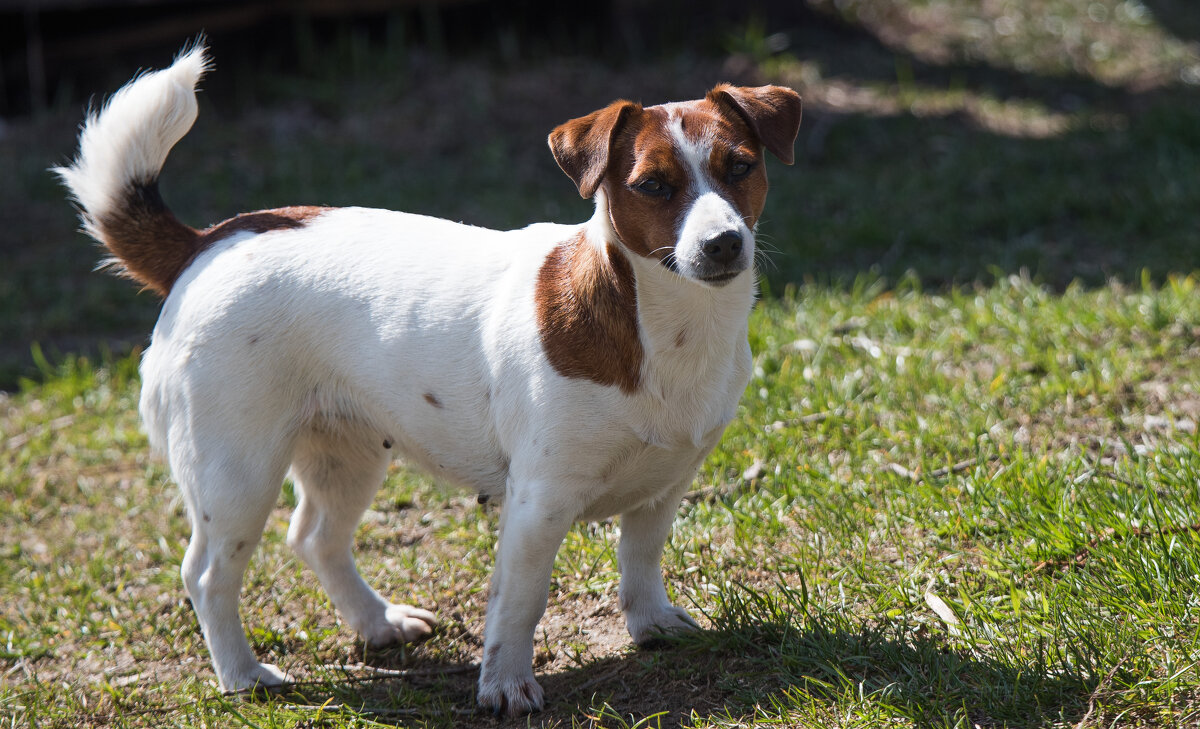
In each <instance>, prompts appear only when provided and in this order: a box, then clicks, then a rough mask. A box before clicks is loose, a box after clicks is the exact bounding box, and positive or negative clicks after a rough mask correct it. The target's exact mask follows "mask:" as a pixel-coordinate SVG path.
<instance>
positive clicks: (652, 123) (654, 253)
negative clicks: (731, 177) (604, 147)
mask: <svg viewBox="0 0 1200 729" xmlns="http://www.w3.org/2000/svg"><path fill="white" fill-rule="evenodd" d="M668 121H669V119H668V115H667V112H666V111H665V110H663V109H662V108H660V107H651V108H649V109H644V110H641V112H640V113H639V114H637V115H634V116H632V117H631V118H630V120H629V122H628V123H627V124H626V126H625V128H624V129H623V130H622V131H621V133H620V134H618V135H617V136H616V138H615V139H614V142H613V150H612V152H611V153H610V156H609V165H610V168H609V174H608V175H607V176H606V177H605V180H604V190H605V193H606V195H607V197H608V213H609V221H610V222H611V223H612V226H613V229H614V230H615V231H616V233H617V237H618V238H619V239H620V240H621V242H622V243H624V244H625V246H626V247H627V248H628V249H629V250H630V251H631V252H633V253H636V254H637V255H639V256H643V257H646V258H654V259H657V260H658V261H659V262H661V263H663V264H664V265H666V266H667V267H668V268H673V260H674V259H673V258H672V254H673V253H674V252H675V240H676V235H677V231H678V229H679V224H680V222H681V218H682V216H683V214H684V211H685V210H686V208H687V202H688V200H689V199H690V198H691V196H692V194H691V192H690V189H691V188H692V183H691V180H690V174H689V171H688V170H687V168H686V167H684V165H683V163H682V161H681V160H680V158H679V154H678V152H677V151H676V150H675V144H674V140H672V138H671V133H670V131H669V130H668V128H667V124H668ZM650 180H653V181H655V182H657V183H658V184H660V185H662V186H663V191H662V192H661V193H660V194H651V193H648V192H647V191H646V190H645V185H646V184H647V182H648V181H650Z"/></svg>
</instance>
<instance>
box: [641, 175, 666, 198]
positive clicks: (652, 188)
mask: <svg viewBox="0 0 1200 729" xmlns="http://www.w3.org/2000/svg"><path fill="white" fill-rule="evenodd" d="M635 187H636V188H637V190H638V192H643V193H645V194H647V195H654V196H655V197H667V196H669V195H670V194H671V188H669V187H667V186H666V185H664V184H663V183H661V182H659V181H658V180H656V179H654V178H653V177H647V178H646V179H644V180H642V181H641V182H639V183H638V184H637V185H635Z"/></svg>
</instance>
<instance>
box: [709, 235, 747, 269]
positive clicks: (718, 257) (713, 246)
mask: <svg viewBox="0 0 1200 729" xmlns="http://www.w3.org/2000/svg"><path fill="white" fill-rule="evenodd" d="M702 250H703V251H704V255H705V256H707V257H708V259H709V260H711V261H712V262H713V263H719V264H721V265H722V266H726V265H729V264H730V263H733V262H734V261H735V260H737V257H738V256H740V255H741V254H742V236H741V234H740V233H738V232H737V231H734V230H727V231H725V232H724V233H721V234H720V235H718V236H716V237H713V238H709V239H708V240H706V241H704V245H703V246H702Z"/></svg>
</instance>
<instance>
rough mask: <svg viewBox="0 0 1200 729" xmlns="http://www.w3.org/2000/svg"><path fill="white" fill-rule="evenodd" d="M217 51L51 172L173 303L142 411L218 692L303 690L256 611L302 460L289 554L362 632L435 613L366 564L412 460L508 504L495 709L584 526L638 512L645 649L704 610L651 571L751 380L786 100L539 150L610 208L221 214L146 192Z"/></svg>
mask: <svg viewBox="0 0 1200 729" xmlns="http://www.w3.org/2000/svg"><path fill="white" fill-rule="evenodd" d="M207 66H208V61H207V60H206V57H205V51H204V49H203V48H202V47H200V46H199V45H197V46H194V47H192V48H190V49H186V50H185V51H184V52H183V53H182V54H181V55H180V56H179V58H178V59H177V60H176V61H175V63H174V64H173V65H172V66H171V67H170V68H167V69H165V70H163V71H159V72H155V73H150V74H146V75H143V76H141V77H139V78H137V79H135V80H134V81H132V82H131V83H130V84H128V85H127V86H125V87H124V88H123V89H121V90H120V91H118V92H117V93H116V94H115V95H114V96H113V97H112V99H111V100H110V101H109V102H108V104H107V105H106V106H105V107H104V108H103V110H102V111H100V112H99V113H97V114H94V115H92V116H90V117H89V119H88V120H87V123H86V125H85V127H84V129H83V131H82V133H81V135H80V150H79V155H78V157H77V158H76V160H75V161H74V163H73V164H72V165H70V166H68V167H65V168H61V169H58V170H57V172H58V174H59V175H60V176H61V177H62V179H63V180H64V182H65V184H66V185H67V186H68V187H69V189H70V192H71V194H72V195H73V197H74V199H75V200H76V201H77V203H78V204H79V207H80V208H81V217H82V219H83V221H84V225H85V229H86V230H87V232H88V233H90V234H91V235H92V236H93V237H95V238H96V239H97V240H99V241H101V242H102V243H103V244H104V245H105V247H107V249H108V250H109V251H110V253H111V254H112V257H113V259H114V260H113V262H114V263H115V264H117V265H118V266H120V267H121V268H122V269H123V270H124V272H125V273H126V274H127V275H128V276H130V277H132V278H133V279H135V280H137V281H140V282H141V283H143V284H144V285H145V286H147V287H149V288H151V289H153V290H155V291H156V292H158V293H159V294H161V295H163V296H164V297H165V300H164V303H163V308H162V313H161V316H160V318H159V320H158V324H157V325H156V326H155V328H154V334H153V339H152V344H151V346H150V347H149V349H148V350H147V351H146V353H145V357H144V359H143V361H142V368H141V371H142V378H143V379H142V394H141V406H140V410H141V414H142V417H143V419H144V422H145V427H146V430H147V432H148V434H149V438H150V442H151V444H152V446H153V447H154V449H155V450H156V451H158V452H160V453H162V454H163V455H164V456H165V458H166V460H167V461H168V463H169V464H170V468H171V473H172V475H173V476H174V478H175V480H176V481H177V482H178V483H179V487H180V489H181V490H182V492H183V498H184V501H185V503H186V505H187V511H188V515H189V518H190V520H191V524H192V538H191V542H190V544H189V546H188V549H187V553H186V555H185V556H184V559H183V566H182V573H183V580H184V584H185V585H186V587H187V592H188V595H189V596H190V597H191V600H192V604H193V606H194V608H195V611H196V615H197V617H198V618H199V621H200V626H201V628H202V629H203V631H204V637H205V639H206V641H207V642H208V646H209V649H210V651H211V653H212V660H213V667H214V669H215V671H216V675H217V679H218V681H219V683H220V686H221V688H222V689H225V690H241V689H248V688H252V687H255V686H258V685H262V686H272V685H277V684H280V683H281V682H283V681H284V680H285V676H284V675H283V673H282V672H281V671H280V670H279V669H277V668H276V667H274V666H271V665H266V664H262V663H259V662H258V660H257V658H256V657H255V655H254V653H253V652H252V651H251V649H250V646H249V645H248V644H247V642H246V636H245V632H244V629H243V627H242V623H241V620H240V618H239V616H238V595H239V592H240V590H241V581H242V574H243V572H244V570H245V568H246V565H247V563H248V561H249V559H250V554H251V552H252V551H253V550H254V547H255V545H256V544H257V542H258V540H259V538H260V536H261V532H262V530H263V525H264V523H265V520H266V518H267V515H268V512H269V511H270V510H271V508H272V507H273V505H274V504H275V500H276V497H277V494H278V491H279V488H280V484H281V482H282V481H283V479H284V477H285V475H287V474H289V472H290V475H291V477H292V479H293V480H294V482H295V489H296V495H297V498H298V504H297V507H296V510H295V514H294V515H293V517H292V521H291V526H290V528H289V530H288V537H287V538H288V543H289V544H290V545H291V546H292V547H293V548H294V549H295V550H296V552H297V553H298V554H299V555H300V557H302V558H303V560H304V561H305V562H306V563H307V564H308V565H309V566H311V567H312V569H313V571H314V572H316V574H317V576H318V577H319V578H320V580H321V583H322V585H323V586H324V587H325V589H326V591H327V592H328V593H329V595H330V597H331V598H332V599H333V602H334V604H335V606H336V608H337V609H338V610H339V611H340V612H341V614H342V617H343V618H344V619H345V621H346V622H347V623H349V624H350V625H351V626H352V627H353V628H354V629H355V630H357V631H358V632H359V633H360V634H361V635H362V636H363V638H364V639H365V640H366V641H368V642H369V643H371V644H384V643H389V642H393V641H408V640H413V639H416V638H419V637H421V636H424V635H425V634H427V633H429V632H430V631H431V629H432V628H433V626H434V616H433V614H432V613H430V612H428V611H426V610H422V609H418V608H415V607H409V606H407V605H399V604H393V603H390V602H388V601H387V600H385V599H384V598H383V597H381V596H380V595H379V593H377V592H376V591H375V590H374V589H372V588H371V587H370V586H368V585H367V584H366V582H364V581H363V579H362V578H361V577H360V576H359V574H358V572H357V570H356V568H355V565H354V559H353V556H352V555H351V546H352V541H353V535H354V529H355V526H356V524H357V522H358V519H359V518H360V516H361V515H362V513H363V511H364V510H365V509H366V508H367V507H368V505H369V504H370V503H371V500H372V498H373V496H374V494H375V492H376V490H377V489H378V488H379V485H380V483H381V482H382V481H383V478H384V474H385V472H386V470H387V467H388V464H389V462H390V461H391V460H392V458H393V457H394V456H400V457H403V458H404V459H406V460H407V461H410V462H415V463H419V464H421V465H422V466H424V467H425V468H427V469H428V470H429V471H430V472H432V473H433V474H435V475H437V476H439V477H441V478H444V479H446V480H447V481H452V482H456V483H458V484H461V485H463V486H465V487H467V488H470V489H473V490H475V491H477V492H478V493H479V494H480V495H481V496H486V497H490V498H491V499H492V500H493V501H499V502H502V504H503V507H502V512H501V517H500V537H499V544H498V547H497V553H496V567H495V574H494V575H493V577H492V584H491V594H490V598H489V602H488V608H487V625H486V629H485V632H486V635H485V640H484V645H485V648H484V652H483V665H482V669H481V675H480V678H479V694H478V699H479V703H480V704H482V705H483V706H485V707H488V708H492V709H494V710H496V711H507V712H508V713H510V714H518V713H523V712H528V711H531V710H536V709H539V708H540V707H541V706H542V690H541V688H540V687H539V686H538V684H537V682H536V681H535V680H534V676H533V670H532V667H531V660H532V654H533V637H534V630H535V627H536V625H537V622H538V620H539V619H540V617H541V615H542V613H543V612H544V610H545V606H546V599H547V592H548V587H549V582H550V575H551V568H552V565H553V562H554V556H555V552H556V551H557V549H558V546H559V544H560V543H561V541H562V539H563V537H564V535H565V533H566V531H567V529H568V527H569V526H570V524H571V523H572V522H574V521H576V520H580V519H601V518H605V517H608V516H611V515H614V514H620V515H621V539H620V545H619V550H618V561H619V564H620V569H621V574H622V576H621V583H620V590H619V602H620V607H621V610H622V611H623V612H624V615H625V620H626V623H627V626H628V628H629V633H630V635H631V636H632V637H633V639H634V640H635V641H639V642H640V641H644V640H645V639H647V638H648V637H651V636H653V635H655V634H657V633H660V632H663V631H671V630H677V629H686V628H690V627H693V626H694V625H695V624H694V623H693V622H692V620H691V618H690V617H689V616H688V614H687V612H686V611H685V610H683V609H681V608H678V607H674V606H673V605H671V603H670V601H669V600H668V598H667V592H666V589H665V587H664V585H663V580H662V573H661V569H660V566H659V560H660V557H661V553H662V548H663V544H664V542H665V540H666V537H667V533H668V531H669V529H670V525H671V521H672V518H673V515H674V513H675V511H676V508H677V506H678V503H679V500H680V498H681V496H682V495H683V494H684V492H685V491H686V490H687V488H688V486H689V484H690V483H691V481H692V479H693V477H694V475H695V473H696V469H697V468H698V467H699V465H700V463H701V462H702V461H703V459H704V457H705V456H706V454H707V453H708V452H709V451H710V450H711V449H712V448H713V447H714V446H715V445H716V443H717V441H718V440H719V439H720V437H721V433H722V431H723V430H724V428H725V426H726V424H727V423H728V422H729V421H730V419H732V418H733V416H734V413H735V410H736V408H737V404H738V400H739V398H740V396H741V394H742V391H743V390H744V389H745V387H746V384H747V382H748V380H749V377H750V370H751V355H750V348H749V345H748V343H747V317H748V314H749V311H750V309H751V306H752V305H753V302H754V296H755V274H754V266H753V264H754V254H755V241H754V230H755V226H756V224H757V221H758V219H759V215H760V214H761V212H762V209H763V202H764V199H765V196H766V192H767V180H766V173H765V170H764V160H763V148H764V147H765V148H766V149H767V150H769V151H771V152H772V153H773V154H775V155H776V156H778V157H779V158H781V159H782V160H783V161H784V162H786V163H789V164H790V163H791V162H792V145H793V143H794V140H795V137H796V133H797V129H798V126H799V123H800V98H799V97H798V96H797V95H796V93H795V92H794V91H791V90H790V89H786V88H782V87H776V86H765V87H760V88H738V87H732V86H727V85H722V86H718V87H716V88H714V89H713V90H712V91H711V92H709V94H708V95H707V96H706V97H705V98H704V99H701V100H699V101H691V102H686V103H675V104H665V105H661V106H653V107H648V108H643V107H641V106H639V105H638V104H635V103H631V102H627V101H618V102H615V103H613V104H611V105H610V106H608V107H606V108H604V109H601V110H599V111H596V112H594V113H592V114H589V115H587V116H585V117H582V118H580V119H575V120H572V121H570V122H567V123H566V124H564V125H562V126H560V127H558V128H557V129H555V130H554V131H553V133H552V134H551V135H550V140H549V141H550V146H551V149H552V151H553V153H554V156H555V158H556V159H557V161H558V163H559V165H560V166H561V167H562V169H563V170H564V171H565V172H566V173H567V174H568V175H569V176H570V177H571V179H572V180H574V182H575V183H576V185H577V186H578V188H579V192H580V194H582V195H583V196H584V197H595V201H596V208H595V215H594V216H593V217H592V218H591V220H589V221H587V222H586V223H583V224H581V225H554V224H547V223H541V224H535V225H531V226H529V227H527V228H524V229H521V230H515V231H509V232H498V231H492V230H485V229H481V228H475V227H470V226H467V225H460V224H457V223H452V222H448V221H445V220H438V219H435V218H430V217H424V216H420V215H410V214H405V213H398V212H389V211H386V210H368V209H361V208H343V209H332V208H320V207H294V208H282V209H278V210H269V211H261V212H256V213H248V214H244V215H241V216H238V217H236V218H233V219H231V220H228V221H225V222H224V223H221V224H219V225H216V226H213V227H211V228H208V229H206V230H195V229H192V228H190V227H188V226H186V225H184V224H183V223H181V222H179V221H178V220H177V219H176V218H175V217H174V216H173V215H172V214H171V212H170V211H169V210H168V209H167V208H166V206H165V205H164V204H163V202H162V199H161V198H160V197H159V195H158V192H157V182H156V181H157V178H158V175H159V172H160V170H161V168H162V165H163V162H164V160H165V159H166V156H167V153H168V152H169V151H170V149H171V147H172V146H174V144H175V143H176V142H177V141H179V139H180V138H182V137H183V135H184V134H185V133H186V132H187V131H188V129H189V128H190V127H191V125H192V122H193V121H194V120H195V117H196V99H195V86H196V84H197V82H198V81H199V79H200V77H201V76H202V75H203V73H204V72H205V71H206V70H207Z"/></svg>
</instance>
